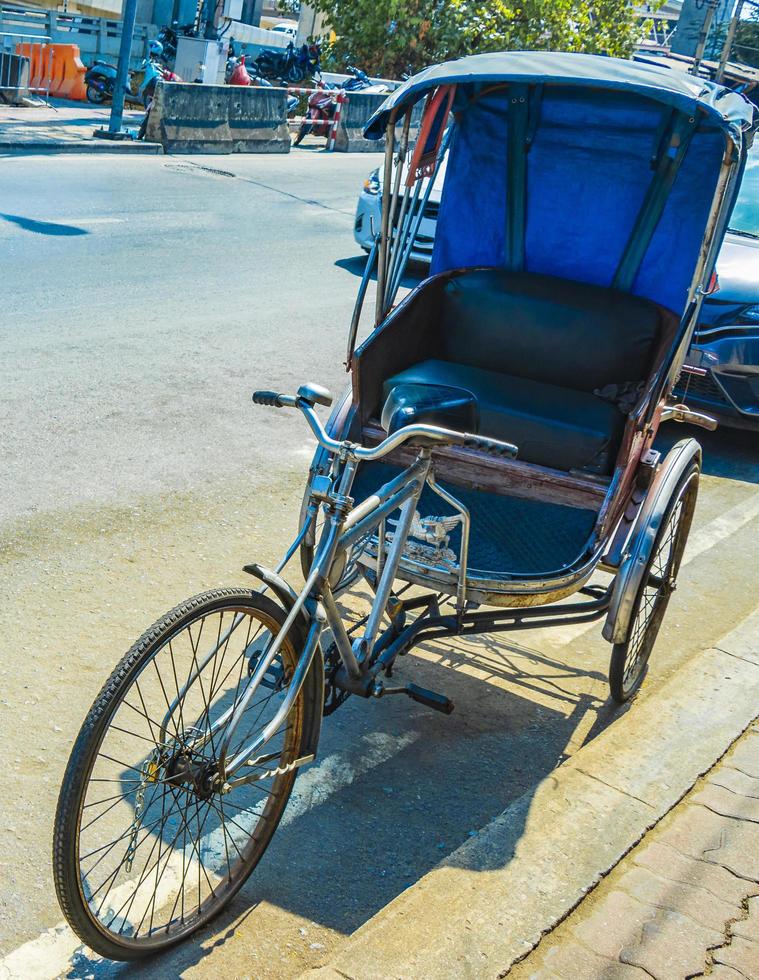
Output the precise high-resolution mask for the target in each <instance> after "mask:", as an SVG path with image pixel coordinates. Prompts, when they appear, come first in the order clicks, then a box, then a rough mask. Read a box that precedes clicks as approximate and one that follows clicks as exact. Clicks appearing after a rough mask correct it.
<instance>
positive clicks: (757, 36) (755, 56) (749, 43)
mask: <svg viewBox="0 0 759 980" xmlns="http://www.w3.org/2000/svg"><path fill="white" fill-rule="evenodd" d="M730 60H731V61H739V62H741V64H744V65H753V67H754V68H759V9H756V8H755V9H754V12H753V13H752V15H751V17H750V19H748V20H742V21H741V22H740V24H739V25H738V30H737V31H736V34H735V43H734V45H733V50H732V52H731V54H730Z"/></svg>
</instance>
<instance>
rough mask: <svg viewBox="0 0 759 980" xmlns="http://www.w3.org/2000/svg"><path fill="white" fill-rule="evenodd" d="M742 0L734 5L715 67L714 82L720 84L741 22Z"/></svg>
mask: <svg viewBox="0 0 759 980" xmlns="http://www.w3.org/2000/svg"><path fill="white" fill-rule="evenodd" d="M743 3H744V0H738V2H737V4H736V5H735V10H734V11H733V17H732V20H731V21H730V26H729V27H728V29H727V36H726V37H725V43H724V44H723V46H722V54H721V55H720V57H719V65H718V67H717V75H716V77H715V79H714V80H715V82H721V81H722V79H723V77H724V75H725V68H726V67H727V63H728V61H729V60H730V53H731V51H732V50H733V43H734V42H735V35H736V33H737V31H738V25H739V24H740V20H741V11H742V10H743Z"/></svg>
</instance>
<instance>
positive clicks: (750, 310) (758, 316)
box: [740, 306, 759, 325]
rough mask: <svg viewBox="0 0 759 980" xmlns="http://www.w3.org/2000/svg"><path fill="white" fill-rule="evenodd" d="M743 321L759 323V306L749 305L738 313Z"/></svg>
mask: <svg viewBox="0 0 759 980" xmlns="http://www.w3.org/2000/svg"><path fill="white" fill-rule="evenodd" d="M740 319H741V321H742V322H743V323H756V324H758V325H759V306H749V307H747V308H746V309H745V310H744V311H743V312H742V313H741V315H740Z"/></svg>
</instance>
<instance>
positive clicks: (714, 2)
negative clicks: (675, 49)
mask: <svg viewBox="0 0 759 980" xmlns="http://www.w3.org/2000/svg"><path fill="white" fill-rule="evenodd" d="M718 6H719V0H707V7H706V16H705V17H704V22H703V24H702V25H701V30H700V31H699V34H698V41H697V42H696V50H695V52H694V53H693V64H692V65H691V67H690V73H691V75H698V70H699V68H700V67H701V62H702V61H703V58H704V50H705V48H706V39H707V38H708V37H709V29H710V28H711V26H712V21H713V20H714V15H715V13H716V12H717V7H718Z"/></svg>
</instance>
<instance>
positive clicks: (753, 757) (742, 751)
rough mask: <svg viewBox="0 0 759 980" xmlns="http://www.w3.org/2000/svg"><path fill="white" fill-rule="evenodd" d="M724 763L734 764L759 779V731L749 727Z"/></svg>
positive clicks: (736, 767) (733, 765)
mask: <svg viewBox="0 0 759 980" xmlns="http://www.w3.org/2000/svg"><path fill="white" fill-rule="evenodd" d="M723 765H727V766H732V767H733V768H734V769H739V770H740V771H741V772H745V773H746V774H747V775H749V776H753V777H754V778H755V779H759V732H754V731H752V730H751V729H749V730H748V732H746V734H745V735H744V736H743V738H741V739H740V740H739V741H738V742H737V743H736V745H735V747H734V748H733V750H732V752H730V754H729V755H728V756H727V758H726V759H725V761H724V763H723Z"/></svg>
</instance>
